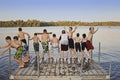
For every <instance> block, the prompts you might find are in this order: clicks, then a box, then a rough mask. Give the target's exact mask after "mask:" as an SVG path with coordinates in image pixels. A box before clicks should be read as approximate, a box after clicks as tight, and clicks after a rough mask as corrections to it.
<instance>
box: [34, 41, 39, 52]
mask: <svg viewBox="0 0 120 80" xmlns="http://www.w3.org/2000/svg"><path fill="white" fill-rule="evenodd" d="M33 46H34V50H35V52H37V51H39V43H35V42H34V43H33Z"/></svg>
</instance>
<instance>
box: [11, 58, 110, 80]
mask: <svg viewBox="0 0 120 80" xmlns="http://www.w3.org/2000/svg"><path fill="white" fill-rule="evenodd" d="M72 62H74V61H72ZM12 76H13V77H14V78H15V79H16V80H25V79H27V80H38V71H37V70H34V65H33V64H31V65H30V66H28V67H27V68H23V69H17V70H15V72H13V74H12ZM76 77H79V79H80V80H88V79H89V80H105V79H106V80H110V77H109V75H108V74H107V72H106V71H105V70H104V69H103V68H102V67H101V66H100V65H99V64H97V63H96V62H94V61H93V62H92V63H91V65H90V68H89V69H87V70H81V66H80V60H78V64H76V63H71V64H70V63H68V64H67V63H66V62H64V63H63V62H61V63H59V61H55V62H53V63H51V62H50V63H47V62H46V63H40V76H39V79H40V80H42V79H43V80H51V79H52V80H54V79H58V80H60V79H61V80H63V79H64V80H69V79H71V80H74V79H76V80H77V79H78V78H76Z"/></svg>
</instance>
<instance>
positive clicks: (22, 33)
mask: <svg viewBox="0 0 120 80" xmlns="http://www.w3.org/2000/svg"><path fill="white" fill-rule="evenodd" d="M18 37H19V38H20V40H22V39H25V34H24V32H22V31H20V32H19V34H18Z"/></svg>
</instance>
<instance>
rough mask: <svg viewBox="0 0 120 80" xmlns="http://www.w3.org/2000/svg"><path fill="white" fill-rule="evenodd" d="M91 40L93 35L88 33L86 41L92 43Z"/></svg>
mask: <svg viewBox="0 0 120 80" xmlns="http://www.w3.org/2000/svg"><path fill="white" fill-rule="evenodd" d="M92 38H93V34H92V33H90V32H89V33H88V37H87V39H88V40H89V41H92Z"/></svg>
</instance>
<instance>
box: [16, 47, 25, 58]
mask: <svg viewBox="0 0 120 80" xmlns="http://www.w3.org/2000/svg"><path fill="white" fill-rule="evenodd" d="M24 51H25V48H24V47H22V46H20V47H18V48H17V50H16V53H15V55H14V59H19V58H21V57H22V54H23V52H24Z"/></svg>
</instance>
